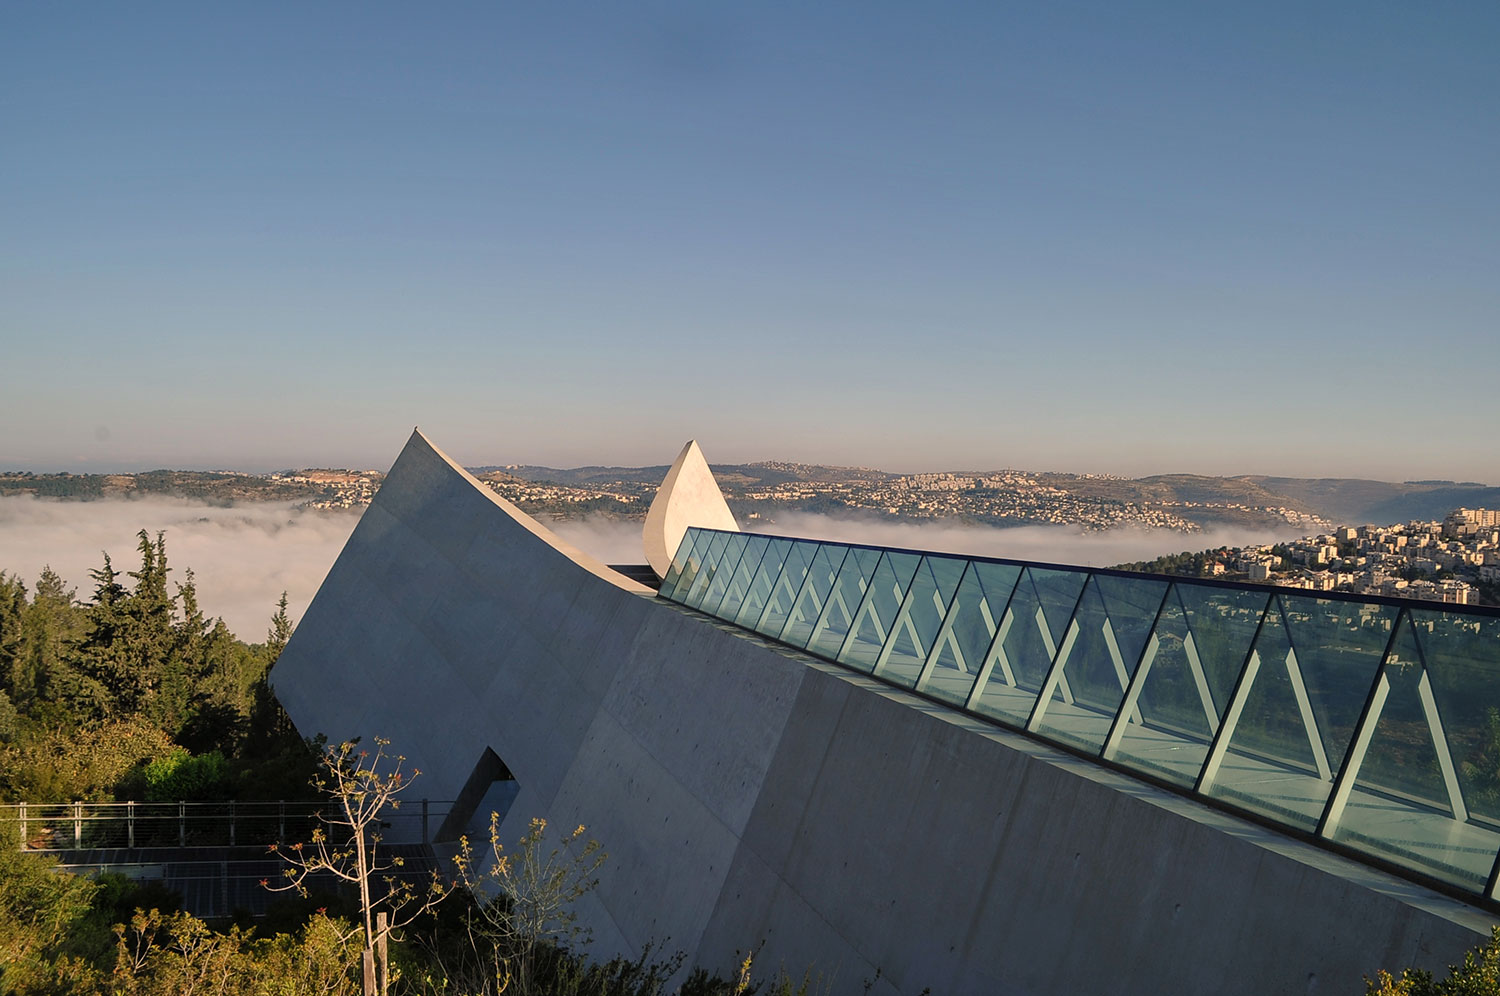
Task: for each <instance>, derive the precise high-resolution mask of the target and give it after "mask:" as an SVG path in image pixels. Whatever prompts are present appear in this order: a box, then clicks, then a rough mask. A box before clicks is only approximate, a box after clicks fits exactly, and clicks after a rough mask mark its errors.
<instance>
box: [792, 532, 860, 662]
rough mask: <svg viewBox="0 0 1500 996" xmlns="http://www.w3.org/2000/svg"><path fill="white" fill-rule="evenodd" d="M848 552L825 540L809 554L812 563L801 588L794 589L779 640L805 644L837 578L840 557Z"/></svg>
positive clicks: (840, 562) (847, 549)
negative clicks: (792, 598)
mask: <svg viewBox="0 0 1500 996" xmlns="http://www.w3.org/2000/svg"><path fill="white" fill-rule="evenodd" d="M848 552H849V548H848V547H846V546H836V545H832V544H828V543H825V544H823V545H821V546H819V547H818V552H817V553H815V554H813V558H812V564H811V565H810V566H809V567H808V569H807V580H806V581H804V582H803V583H802V590H801V591H800V592H798V594H797V601H796V602H795V603H794V604H793V605H792V612H791V615H790V616H788V617H787V620H786V626H785V628H783V629H782V631H781V639H782V641H783V642H785V643H790V644H792V645H793V646H797V647H805V646H807V638H808V637H809V636H811V635H812V629H813V624H814V623H816V622H817V621H818V617H819V616H821V615H822V614H823V607H824V606H825V605H827V604H828V596H829V595H830V594H831V593H832V592H833V582H834V579H835V578H837V577H838V574H839V567H840V566H842V565H843V563H844V556H845V555H846V554H847V553H848Z"/></svg>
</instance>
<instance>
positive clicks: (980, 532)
mask: <svg viewBox="0 0 1500 996" xmlns="http://www.w3.org/2000/svg"><path fill="white" fill-rule="evenodd" d="M359 514H360V513H359V510H357V509H355V510H347V511H342V510H340V511H316V510H306V509H297V508H294V507H292V506H291V505H288V504H283V503H264V504H260V503H255V504H244V505H236V506H234V507H231V508H221V507H218V506H213V505H206V504H203V503H201V502H194V501H187V500H181V499H171V498H149V497H148V498H140V499H116V500H106V501H91V502H68V501H52V500H47V499H37V498H32V497H30V496H12V497H3V498H0V571H5V572H7V573H9V574H13V575H18V576H20V577H21V578H22V579H23V580H25V581H26V583H27V584H28V586H31V585H34V584H35V583H36V578H37V575H38V574H39V573H41V570H42V567H43V566H44V565H48V564H50V565H51V566H52V569H53V570H55V571H56V572H57V573H58V574H60V575H62V577H63V578H64V579H65V580H66V581H67V582H68V584H69V585H70V586H73V587H76V588H77V589H78V595H79V597H80V598H87V597H89V595H90V594H91V593H92V590H93V583H92V581H90V579H89V575H88V572H89V571H90V570H93V569H94V568H96V567H98V566H99V565H100V564H101V563H102V562H103V557H102V552H103V551H108V552H109V554H110V556H111V558H113V560H114V564H115V567H116V568H117V569H119V570H120V571H122V572H123V571H131V570H135V569H136V568H138V567H139V565H140V559H139V554H138V553H137V551H136V543H137V540H136V535H135V534H136V533H137V532H138V531H139V530H141V529H146V530H148V531H149V532H151V533H152V534H153V535H154V534H155V533H156V532H157V531H158V530H165V531H166V534H167V559H168V562H169V564H170V565H171V567H172V568H173V571H172V574H171V578H172V579H173V580H175V581H178V582H181V581H182V580H183V577H184V574H185V571H186V569H187V568H192V570H193V572H194V575H195V576H196V578H197V582H198V596H199V601H200V602H201V603H202V605H203V610H204V612H205V613H207V614H208V615H210V616H223V617H224V622H225V623H227V624H228V626H229V628H230V629H231V630H233V631H234V633H235V634H236V635H237V636H239V637H241V638H242V639H245V640H249V641H259V640H262V639H264V638H265V633H266V629H267V627H268V625H269V624H270V619H271V613H272V612H273V611H274V610H275V606H276V599H277V598H278V597H280V595H281V592H282V591H285V592H286V593H287V599H288V605H289V608H290V610H291V613H292V618H293V619H294V620H296V619H301V617H302V613H303V612H304V611H306V609H307V606H308V603H309V602H311V601H312V597H313V595H314V594H315V593H316V592H317V590H318V586H319V585H320V584H322V583H323V578H324V576H326V575H327V573H328V569H329V568H330V567H332V566H333V562H334V560H335V559H336V558H337V557H338V554H339V551H340V550H341V549H343V546H344V543H345V541H347V540H348V538H349V534H350V532H352V531H353V529H354V526H355V524H356V523H357V522H358V521H359ZM547 525H548V526H549V527H551V528H552V529H553V530H554V531H555V532H556V533H557V534H558V535H559V536H561V537H562V538H563V539H564V540H566V541H567V542H569V543H572V544H573V545H574V546H577V547H578V548H579V549H581V550H583V551H585V552H586V553H588V554H590V555H591V556H593V557H595V558H597V559H599V560H601V561H603V562H604V563H606V564H639V563H642V562H643V561H644V560H645V555H644V553H643V552H642V550H641V523H640V522H639V521H628V520H625V521H622V520H617V519H605V518H601V517H595V518H586V519H567V520H559V521H553V522H548V523H547ZM755 528H756V530H757V531H764V532H770V533H776V534H780V535H784V536H800V537H806V538H808V539H823V540H832V541H836V542H846V543H869V544H873V545H876V546H898V547H907V548H910V549H914V550H932V551H936V552H941V553H958V554H973V555H978V556H989V557H1009V558H1012V559H1015V560H1038V561H1047V562H1051V563H1059V564H1082V565H1085V566H1089V567H1108V566H1111V565H1113V564H1119V563H1126V562H1130V561H1137V560H1150V559H1153V558H1155V557H1159V556H1162V555H1163V554H1168V553H1180V552H1182V551H1184V550H1193V551H1197V550H1206V549H1210V548H1213V547H1218V546H1247V545H1251V544H1258V543H1271V542H1277V541H1280V540H1286V539H1292V538H1295V537H1297V536H1299V535H1301V533H1300V531H1299V530H1298V528H1297V527H1295V526H1290V525H1289V526H1287V527H1286V528H1285V529H1280V530H1250V529H1244V530H1240V529H1218V530H1209V531H1205V532H1201V533H1190V534H1184V533H1179V532H1174V531H1172V530H1168V529H1117V530H1111V531H1109V532H1104V533H1085V532H1081V531H1079V530H1077V529H1074V528H1071V527H1067V526H1018V527H1014V528H1008V529H1001V528H995V527H992V526H973V525H958V524H954V523H945V522H942V521H936V522H923V523H911V522H886V521H881V520H875V519H861V518H843V517H834V516H827V515H816V514H810V513H800V512H791V513H781V514H779V515H778V516H777V518H776V521H775V522H774V523H763V524H757V525H756V526H755Z"/></svg>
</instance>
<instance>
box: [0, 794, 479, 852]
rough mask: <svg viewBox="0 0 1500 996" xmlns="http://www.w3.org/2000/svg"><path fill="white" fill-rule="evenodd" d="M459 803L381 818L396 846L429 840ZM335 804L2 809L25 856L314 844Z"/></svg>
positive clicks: (425, 803) (423, 803)
mask: <svg viewBox="0 0 1500 996" xmlns="http://www.w3.org/2000/svg"><path fill="white" fill-rule="evenodd" d="M451 807H452V803H451V802H448V801H441V802H438V801H432V800H428V799H404V800H401V805H400V806H399V807H397V808H394V809H387V810H386V811H385V812H384V813H382V814H381V816H380V827H379V828H378V832H379V834H380V836H381V839H382V840H383V841H385V842H386V843H389V844H403V843H417V844H420V843H424V842H426V841H429V840H431V839H432V835H433V833H434V832H436V830H437V829H438V827H439V826H441V825H442V823H443V820H444V819H445V818H446V817H447V815H448V811H449V809H450V808H451ZM338 819H339V811H338V810H337V809H336V807H334V806H332V805H331V804H330V803H329V802H328V801H327V800H303V801H294V800H288V801H285V802H65V803H27V802H22V803H11V804H6V805H0V821H5V822H9V823H11V824H13V825H14V826H15V828H16V839H17V840H18V841H19V844H20V849H21V850H23V851H53V852H55V851H84V850H89V851H93V850H112V849H120V848H124V849H139V848H189V847H202V848H220V847H267V846H269V845H271V844H278V843H291V842H296V841H306V840H308V839H310V838H311V836H312V832H313V830H314V829H317V828H323V829H324V830H325V831H328V830H329V829H331V828H335V827H337V824H338Z"/></svg>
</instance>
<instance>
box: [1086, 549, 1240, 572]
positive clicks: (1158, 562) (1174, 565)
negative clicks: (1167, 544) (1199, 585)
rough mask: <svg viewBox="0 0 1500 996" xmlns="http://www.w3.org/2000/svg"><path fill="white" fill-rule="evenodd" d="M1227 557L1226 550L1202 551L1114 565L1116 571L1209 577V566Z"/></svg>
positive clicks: (1221, 561) (1172, 554) (1171, 554)
mask: <svg viewBox="0 0 1500 996" xmlns="http://www.w3.org/2000/svg"><path fill="white" fill-rule="evenodd" d="M1228 557H1229V551H1228V549H1226V548H1223V547H1221V548H1219V549H1217V550H1204V551H1203V552H1202V553H1190V552H1187V551H1184V552H1182V553H1169V554H1167V555H1166V556H1163V557H1157V558H1156V559H1155V560H1138V561H1135V562H1134V563H1129V564H1116V565H1115V567H1114V569H1115V570H1117V571H1141V572H1143V573H1146V574H1170V575H1174V576H1176V577H1184V578H1203V577H1211V576H1212V574H1213V572H1212V570H1211V566H1212V565H1213V564H1215V563H1223V562H1224V561H1225V559H1227V558H1228Z"/></svg>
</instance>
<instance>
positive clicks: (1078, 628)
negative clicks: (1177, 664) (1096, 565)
mask: <svg viewBox="0 0 1500 996" xmlns="http://www.w3.org/2000/svg"><path fill="white" fill-rule="evenodd" d="M1166 589H1167V582H1165V581H1155V580H1149V579H1146V578H1120V577H1112V576H1109V575H1100V574H1096V575H1094V576H1093V577H1092V578H1090V579H1089V583H1088V585H1087V586H1086V587H1085V588H1084V590H1083V597H1082V598H1081V599H1079V602H1078V611H1077V612H1076V613H1075V614H1074V616H1073V621H1072V623H1071V628H1070V630H1069V634H1068V635H1069V637H1070V638H1069V639H1065V640H1064V641H1063V647H1062V651H1061V654H1060V656H1059V658H1058V678H1057V683H1056V685H1055V687H1054V688H1053V691H1052V695H1051V697H1050V698H1049V700H1048V701H1047V702H1046V703H1045V711H1044V712H1042V713H1041V718H1040V721H1039V723H1038V726H1037V729H1038V730H1041V731H1045V732H1047V733H1050V734H1051V735H1052V736H1055V737H1057V738H1058V739H1059V740H1064V741H1067V742H1068V743H1071V744H1073V745H1075V746H1078V747H1083V748H1085V749H1088V750H1098V749H1099V748H1101V747H1103V746H1104V739H1105V737H1107V736H1108V735H1109V728H1110V725H1111V724H1112V723H1113V722H1114V718H1115V713H1116V712H1118V711H1119V708H1120V703H1121V702H1122V701H1124V699H1125V691H1126V689H1127V688H1129V687H1130V679H1131V677H1132V676H1133V675H1134V674H1135V668H1136V665H1137V664H1138V663H1139V662H1140V660H1141V655H1142V654H1143V653H1144V651H1145V649H1146V642H1147V640H1148V639H1149V638H1150V635H1151V626H1152V624H1153V623H1154V622H1155V621H1156V610H1157V609H1159V608H1160V607H1161V602H1162V595H1163V594H1164V593H1165V592H1166ZM1131 711H1132V712H1135V711H1136V710H1134V709H1132V710H1131Z"/></svg>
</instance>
